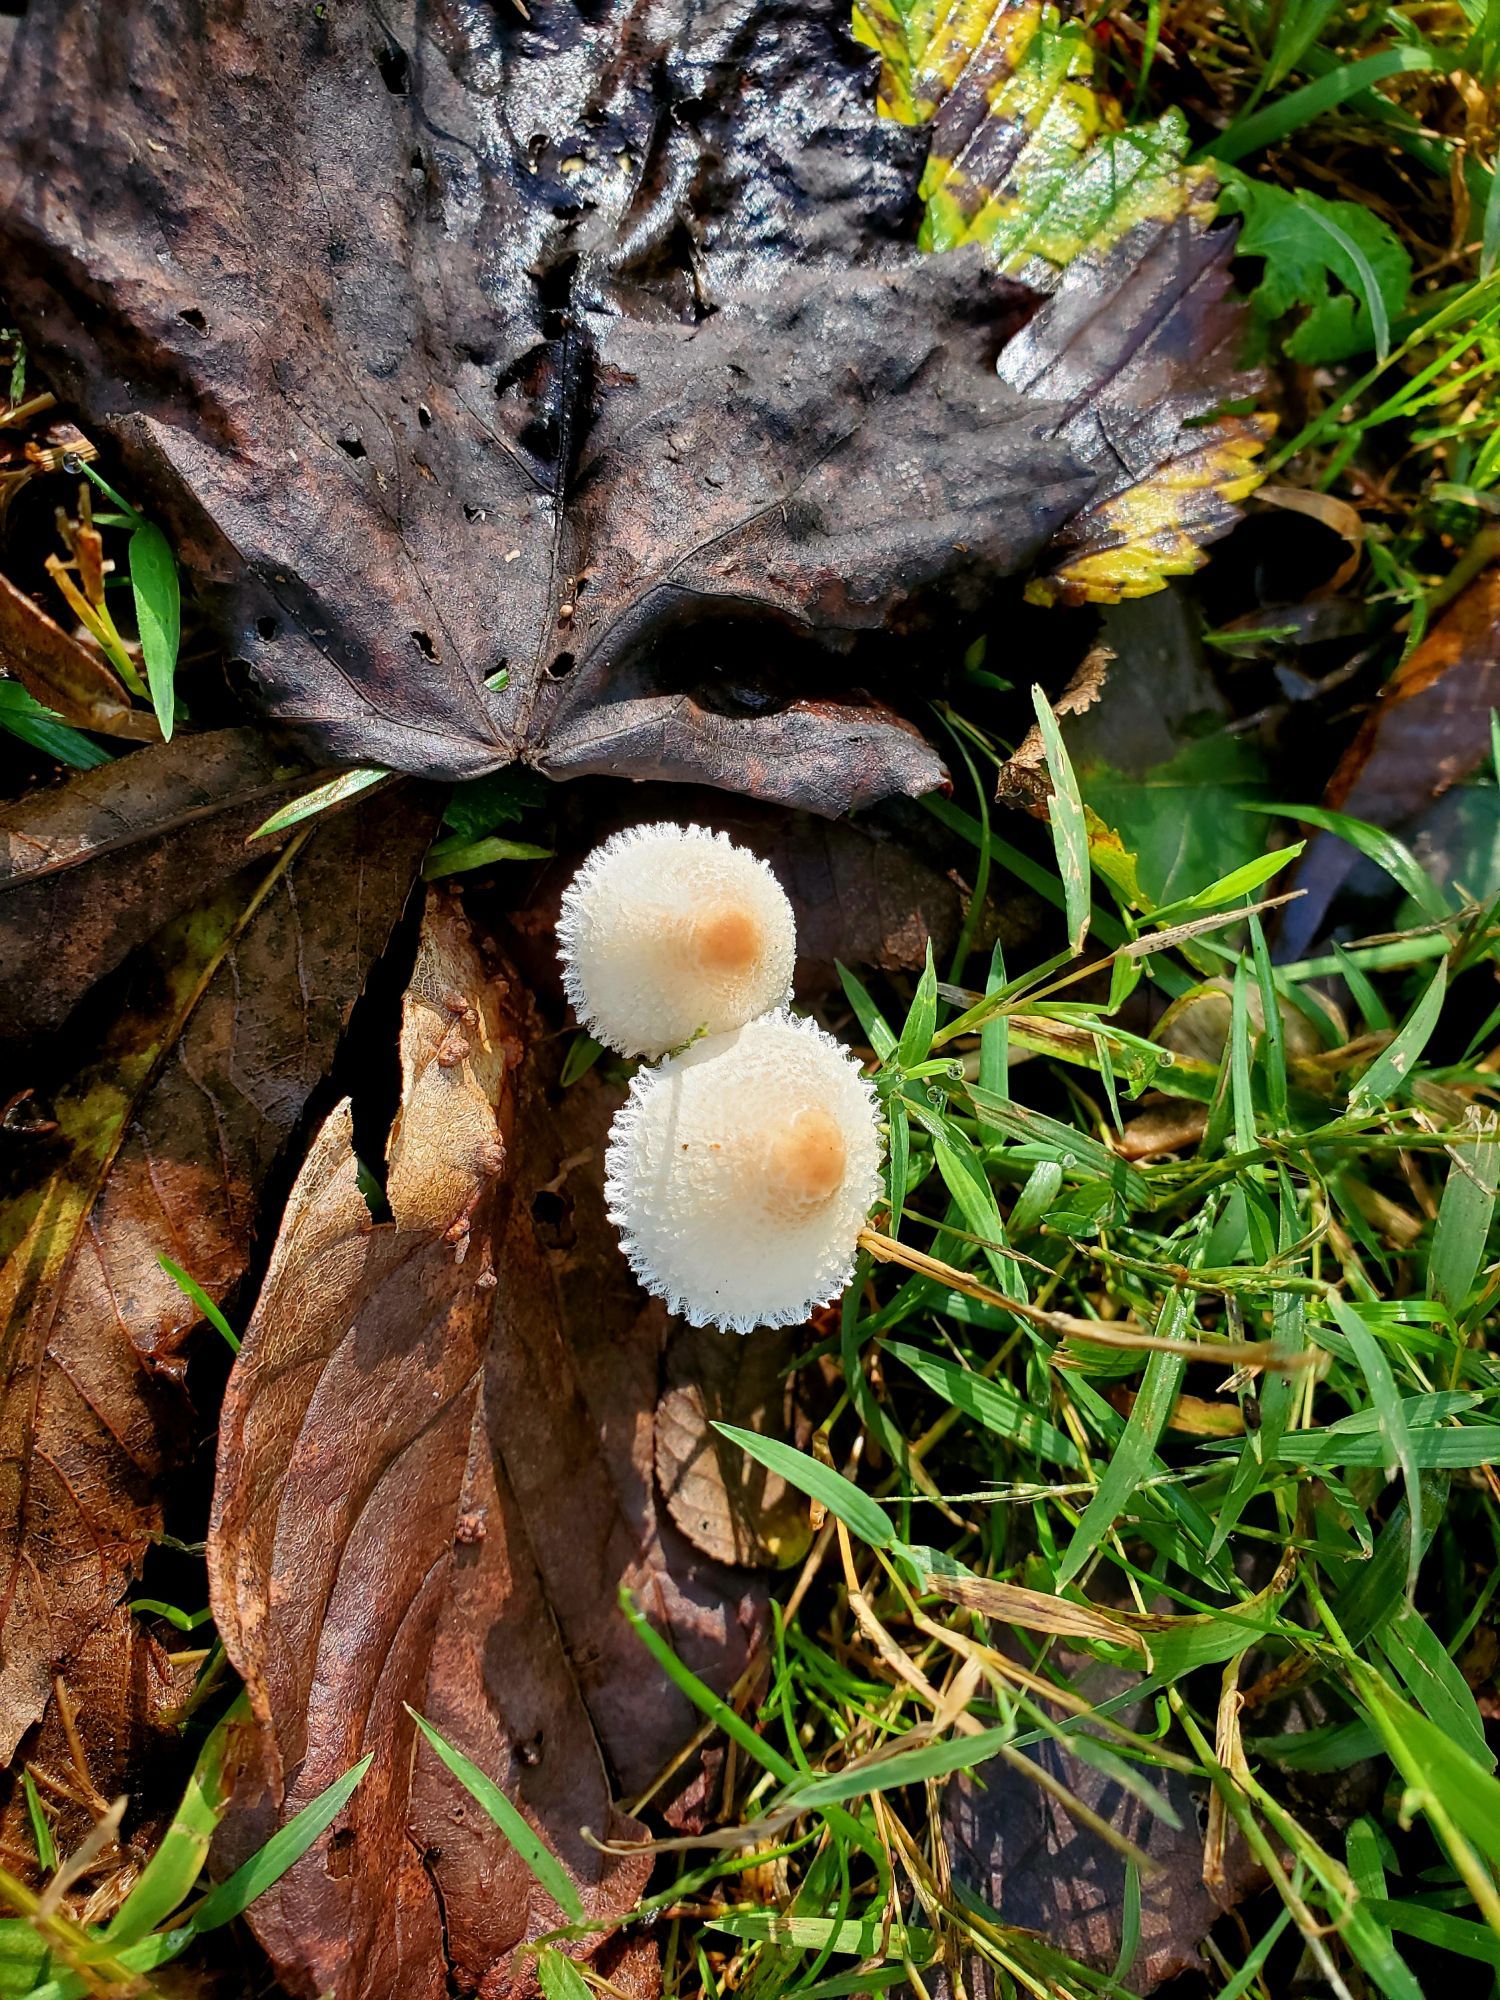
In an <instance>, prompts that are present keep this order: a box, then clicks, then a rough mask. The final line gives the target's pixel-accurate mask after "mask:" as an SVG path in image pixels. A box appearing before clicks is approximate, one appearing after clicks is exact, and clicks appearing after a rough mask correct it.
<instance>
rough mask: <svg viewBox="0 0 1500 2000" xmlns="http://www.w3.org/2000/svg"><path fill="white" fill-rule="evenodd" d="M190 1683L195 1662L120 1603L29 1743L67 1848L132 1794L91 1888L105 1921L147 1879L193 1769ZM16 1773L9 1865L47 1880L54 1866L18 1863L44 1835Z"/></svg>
mask: <svg viewBox="0 0 1500 2000" xmlns="http://www.w3.org/2000/svg"><path fill="white" fill-rule="evenodd" d="M191 1680H192V1667H191V1666H188V1667H187V1668H186V1669H174V1666H173V1663H172V1660H171V1657H170V1655H169V1654H168V1653H167V1652H166V1651H165V1650H164V1649H163V1648H162V1647H161V1646H160V1645H158V1644H157V1642H156V1641H155V1640H154V1639H153V1638H152V1637H151V1636H150V1635H149V1634H148V1633H147V1631H146V1629H145V1627H144V1625H143V1624H142V1623H141V1622H140V1620H139V1619H137V1618H135V1617H133V1616H132V1614H131V1612H130V1609H129V1606H128V1605H125V1604H119V1605H116V1606H114V1607H113V1608H112V1609H111V1610H110V1611H108V1612H107V1613H106V1614H105V1616H104V1618H103V1620H102V1622H101V1623H100V1624H99V1625H97V1626H96V1627H95V1628H94V1629H93V1630H92V1631H91V1632H90V1633H89V1634H88V1636H87V1638H85V1639H84V1641H83V1643H82V1644H81V1645H80V1646H79V1647H78V1648H77V1650H76V1651H75V1652H74V1653H73V1654H72V1655H71V1656H70V1657H69V1659H68V1662H67V1666H66V1669H65V1670H64V1672H63V1673H62V1674H61V1675H60V1676H59V1679H58V1681H57V1683H56V1692H55V1693H54V1696H53V1698H52V1699H51V1700H50V1701H49V1702H48V1704H47V1712H46V1715H45V1716H44V1717H43V1720H42V1723H41V1726H40V1727H39V1728H38V1729H37V1730H36V1731H35V1732H34V1733H33V1735H32V1736H31V1737H30V1738H28V1740H27V1741H26V1742H25V1743H24V1744H23V1745H22V1748H21V1752H20V1759H23V1760H24V1763H25V1766H26V1768H27V1769H29V1770H30V1771H31V1773H32V1782H33V1784H34V1785H35V1787H36V1793H37V1799H38V1802H39V1804H40V1805H41V1808H42V1812H43V1815H44V1817H45V1819H46V1821H47V1825H48V1828H49V1831H50V1833H51V1836H52V1840H53V1844H54V1846H55V1848H56V1851H57V1852H58V1853H59V1854H72V1853H74V1852H76V1850H77V1849H78V1848H80V1847H81V1846H82V1845H83V1843H84V1841H85V1840H86V1839H87V1838H88V1837H89V1835H90V1834H91V1833H92V1832H93V1830H94V1828H95V1826H96V1825H97V1824H98V1822H99V1820H100V1818H101V1817H102V1815H103V1813H104V1810H105V1808H106V1807H107V1806H108V1805H110V1804H111V1803H112V1802H113V1801H114V1800H115V1799H118V1798H121V1797H127V1798H128V1799H129V1800H130V1809H129V1813H128V1816H127V1819H126V1823H125V1827H124V1830H123V1837H122V1840H121V1843H120V1847H119V1850H118V1852H115V1853H109V1854H106V1855H104V1856H101V1860H100V1866H99V1869H98V1871H97V1873H96V1874H95V1875H94V1876H93V1877H92V1878H91V1879H90V1880H89V1882H88V1883H87V1884H86V1885H85V1886H86V1888H87V1891H88V1893H89V1896H90V1903H91V1907H92V1914H93V1916H94V1917H95V1918H97V1919H99V1920H102V1919H103V1918H105V1917H107V1916H108V1915H109V1914H110V1913H111V1912H112V1911H113V1910H114V1909H115V1907H116V1906H117V1905H118V1904H119V1903H120V1902H121V1901H122V1900H123V1898H124V1897H125V1895H126V1894H127V1893H128V1892H129V1890H130V1888H131V1887H132V1885H133V1883H134V1882H135V1880H136V1878H137V1877H138V1876H139V1874H140V1871H141V1868H142V1867H143V1865H144V1864H145V1861H146V1859H147V1858H148V1856H149V1855H150V1853H151V1851H152V1849H153V1848H154V1846H155V1844H156V1840H157V1838H158V1836H159V1835H160V1832H161V1829H162V1826H163V1824H164V1822H165V1819H166V1817H167V1816H168V1815H169V1814H170V1812H171V1808H172V1805H173V1804H174V1803H175V1800H176V1797H177V1795H178V1794H179V1793H180V1791H181V1788H182V1783H183V1780H184V1779H185V1778H186V1776H187V1771H188V1768H189V1766H190V1765H191V1762H192V1756H191V1752H190V1751H188V1750H187V1748H186V1746H185V1744H184V1740H183V1736H182V1732H181V1731H180V1729H179V1728H178V1725H177V1713H176V1710H177V1704H178V1703H179V1702H180V1701H181V1700H182V1698H183V1696H184V1695H185V1694H186V1692H187V1690H188V1687H189V1686H190V1684H191ZM60 1703H61V1704H62V1706H61V1707H60V1706H59V1704H60ZM80 1751H81V1753H82V1754H81V1755H80ZM18 1761H19V1760H18ZM9 1777H10V1780H11V1782H10V1788H9V1796H8V1797H7V1798H6V1800H5V1804H4V1809H3V1812H0V1842H3V1843H4V1845H5V1847H6V1849H7V1850H8V1858H7V1862H6V1865H7V1867H10V1868H12V1870H13V1871H14V1872H17V1873H20V1874H21V1875H22V1876H23V1877H31V1878H32V1879H34V1880H36V1881H38V1882H40V1881H41V1879H42V1878H43V1877H44V1876H45V1874H46V1872H47V1871H46V1870H44V1869H42V1868H41V1867H39V1866H38V1867H37V1868H36V1869H35V1870H34V1871H33V1870H29V1869H25V1868H17V1867H16V1863H17V1861H18V1860H19V1857H20V1856H22V1855H35V1853H36V1842H35V1834H34V1831H33V1828H32V1826H31V1819H30V1814H29V1812H28V1811H27V1803H26V1798H25V1793H24V1790H23V1788H22V1786H21V1784H20V1782H19V1781H18V1778H17V1774H16V1773H15V1772H14V1771H12V1772H11V1773H10V1774H9Z"/></svg>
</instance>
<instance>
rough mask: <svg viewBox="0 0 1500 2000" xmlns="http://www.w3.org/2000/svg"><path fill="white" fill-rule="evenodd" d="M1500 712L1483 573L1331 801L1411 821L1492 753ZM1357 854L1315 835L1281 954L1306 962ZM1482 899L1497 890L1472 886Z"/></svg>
mask: <svg viewBox="0 0 1500 2000" xmlns="http://www.w3.org/2000/svg"><path fill="white" fill-rule="evenodd" d="M1497 708H1500V568H1491V569H1487V570H1485V571H1484V572H1483V573H1482V574H1481V575H1480V576H1478V577H1477V578H1476V579H1475V581H1474V582H1473V583H1471V584H1470V585H1469V587H1468V589H1467V590H1466V591H1465V592H1464V593H1463V595H1462V596H1461V597H1460V598H1459V599H1458V601H1457V603H1456V604H1454V606H1453V607H1452V609H1451V610H1450V611H1449V612H1448V613H1447V614H1446V616H1445V617H1443V618H1442V619H1441V620H1439V622H1438V624H1437V625H1436V626H1434V628H1433V629H1432V631H1431V632H1429V633H1428V635H1427V637H1426V638H1425V639H1424V640H1423V641H1422V643H1421V645H1419V646H1418V647H1417V648H1416V650H1415V651H1414V652H1413V653H1412V654H1411V657H1410V658H1409V659H1408V660H1407V661H1406V662H1405V663H1404V665H1403V666H1401V667H1400V668H1399V669H1398V670H1397V672H1396V673H1395V674H1394V675H1393V676H1392V678H1391V680H1390V681H1389V682H1388V683H1387V684H1386V686H1385V687H1384V688H1383V689H1382V691H1381V694H1380V697H1379V699H1378V700H1377V701H1376V703H1375V705H1374V707H1373V708H1372V709H1371V710H1370V713H1369V714H1368V715H1367V716H1366V718H1365V720H1364V722H1363V723H1362V724H1361V726H1360V730H1359V734H1358V735H1357V736H1356V737H1355V739H1354V741H1353V742H1352V743H1351V744H1350V746H1349V748H1348V749H1347V750H1346V751H1345V753H1344V755H1343V757H1342V758H1341V759H1340V762H1339V765H1338V768H1337V769H1336V770H1335V772H1334V774H1333V776H1332V778H1331V779H1330V780H1329V782H1328V789H1327V791H1326V792H1325V793H1324V795H1323V804H1324V805H1325V806H1328V807H1332V808H1334V809H1335V810H1337V811H1338V812H1341V813H1344V814H1346V815H1347V816H1348V817H1349V818H1350V819H1360V820H1365V821H1367V822H1368V823H1369V824H1370V825H1372V826H1380V827H1397V826H1400V825H1402V823H1403V822H1406V821H1410V820H1413V819H1415V818H1416V817H1417V815H1418V814H1420V813H1421V812H1423V810H1424V809H1425V808H1426V807H1428V806H1429V805H1431V803H1432V802H1433V800H1434V799H1437V798H1439V797H1440V796H1441V795H1442V794H1443V793H1444V792H1446V791H1447V790H1448V789H1449V787H1450V786H1452V785H1456V784H1458V783H1459V781H1460V780H1461V779H1464V778H1466V777H1468V776H1469V774H1470V773H1471V772H1472V771H1474V770H1476V769H1477V768H1478V767H1479V765H1480V764H1481V763H1482V762H1484V761H1485V760H1486V759H1487V758H1488V757H1489V754H1490V715H1491V712H1492V711H1493V710H1495V709H1497ZM1357 860H1358V856H1357V855H1356V854H1355V852H1354V850H1353V848H1351V847H1350V846H1348V844H1347V843H1346V842H1344V841H1342V840H1340V839H1338V838H1337V837H1336V836H1335V835H1334V834H1331V833H1318V834H1315V835H1314V837H1313V839H1312V840H1311V841H1310V842H1309V844H1308V848H1307V852H1306V853H1305V854H1304V855H1303V857H1302V862H1301V865H1300V866H1299V868H1298V870H1297V874H1296V877H1295V881H1294V884H1293V886H1294V887H1296V888H1298V889H1303V890H1306V892H1307V893H1306V894H1305V895H1304V896H1303V897H1302V899H1301V901H1300V902H1297V903H1294V904H1292V905H1291V907H1290V908H1289V909H1288V910H1287V912H1286V915H1285V917H1284V918H1283V920H1282V927H1281V938H1280V949H1281V951H1282V953H1283V954H1284V955H1285V956H1286V957H1289V958H1296V957H1298V956H1300V955H1301V954H1302V953H1303V952H1304V951H1306V949H1307V948H1308V946H1309V945H1311V944H1312V942H1313V940H1314V938H1315V937H1316V936H1317V935H1318V931H1319V928H1320V926H1321V925H1322V922H1323V919H1324V917H1325V916H1326V914H1327V912H1328V907H1329V905H1330V903H1331V902H1332V901H1333V898H1334V897H1335V895H1337V893H1338V891H1339V888H1340V887H1341V885H1342V884H1343V882H1344V880H1345V878H1346V877H1347V876H1348V874H1349V872H1350V870H1351V869H1352V868H1353V867H1354V866H1355V864H1356V862H1357ZM1469 886H1470V887H1471V888H1472V889H1473V890H1474V891H1476V892H1477V893H1479V894H1484V893H1487V892H1488V893H1492V891H1493V884H1487V883H1485V882H1482V881H1474V882H1471V883H1470V885H1469Z"/></svg>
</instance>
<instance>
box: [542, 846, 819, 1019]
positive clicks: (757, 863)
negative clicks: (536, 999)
mask: <svg viewBox="0 0 1500 2000" xmlns="http://www.w3.org/2000/svg"><path fill="white" fill-rule="evenodd" d="M557 939H558V947H559V949H558V956H559V957H560V958H561V960H562V966H563V982H564V984H565V986H566V987H567V992H568V998H569V1000H571V1001H572V1003H573V1008H574V1011H575V1012H576V1013H577V1015H578V1018H579V1020H580V1021H581V1022H582V1023H583V1025H584V1027H585V1028H587V1029H588V1031H589V1033H590V1034H591V1035H592V1036H593V1037H594V1039H595V1040H596V1041H600V1042H603V1043H604V1045H605V1047H606V1048H611V1049H615V1050H617V1051H618V1052H619V1053H620V1054H621V1055H625V1056H659V1055H662V1054H664V1053H665V1052H666V1050H668V1049H674V1048H679V1047H681V1045H682V1044H683V1043H684V1042H687V1041H690V1040H691V1039H692V1037H693V1036H694V1035H696V1034H697V1033H698V1032H699V1031H700V1030H702V1029H706V1030H707V1031H708V1032H709V1033H710V1034H715V1035H717V1034H724V1033H726V1032H727V1031H729V1030H730V1029H733V1028H738V1027H741V1026H743V1024H744V1023H745V1022H746V1021H753V1020H754V1019H755V1017H756V1015H757V1014H764V1013H766V1012H767V1011H768V1010H769V1009H771V1008H775V1007H784V1006H785V1005H786V1003H787V1000H788V999H789V998H790V996H791V990H792V968H793V965H794V962H795V960H796V955H797V931H796V923H795V921H794V919H793V916H792V906H791V904H790V903H789V902H788V901H787V899H786V894H785V892H784V891H783V889H782V887H781V884H780V883H779V882H778V881H777V880H776V877H775V876H774V875H773V874H772V873H771V871H770V869H769V868H768V867H767V866H766V864H765V862H764V861H762V860H761V859H760V858H759V856H758V855H755V854H751V853H750V851H749V850H748V849H747V848H744V847H736V846H735V844H734V842H733V841H731V840H730V839H729V837H728V835H727V834H722V833H714V832H712V831H711V830H710V829H709V828H707V827H702V826H673V825H672V824H670V823H665V824H662V825H659V826H633V827H627V828H626V830H625V831H624V832H623V833H617V834H615V835H614V837H613V838H612V839H610V840H606V841H605V842H604V844H603V846H602V847H597V848H595V850H594V852H593V853H592V854H591V855H590V856H589V858H588V859H587V861H585V862H584V864H583V866H582V868H580V869H579V871H578V873H577V874H576V875H575V876H574V877H573V880H572V881H571V882H570V883H569V885H568V888H567V891H566V893H565V894H564V896H563V900H562V913H561V915H560V916H559V918H558V923H557Z"/></svg>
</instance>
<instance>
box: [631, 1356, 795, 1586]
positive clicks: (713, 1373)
mask: <svg viewBox="0 0 1500 2000" xmlns="http://www.w3.org/2000/svg"><path fill="white" fill-rule="evenodd" d="M800 1344H801V1343H800V1341H799V1340H798V1338H797V1336H796V1334H795V1333H794V1332H781V1333H772V1332H769V1331H767V1330H765V1329H762V1330H761V1331H760V1332H758V1333H753V1334H748V1335H744V1336H740V1335H736V1334H723V1333H720V1332H719V1330H718V1329H717V1328H716V1327H693V1326H687V1325H682V1326H679V1327H678V1328H677V1329H676V1331H675V1332H674V1334H673V1336H672V1338H671V1340H670V1341H669V1342H668V1344H667V1363H666V1366H667V1384H666V1388H665V1391H664V1392H663V1395H662V1399H661V1401H660V1402H659V1403H658V1404H657V1406H656V1479H657V1484H658V1485H659V1486H660V1488H661V1491H662V1497H663V1498H664V1499H665V1501H666V1503H667V1507H668V1509H669V1511H670V1513H671V1516H672V1519H673V1520H674V1521H675V1522H676V1523H677V1525H678V1527H679V1528H681V1530H682V1532H683V1533H684V1534H685V1535H686V1536H687V1538H688V1540H689V1541H690V1542H691V1543H692V1544H693V1546H694V1548H698V1549H702V1550H703V1552H704V1554H705V1555H710V1556H713V1557H714V1558H715V1560H716V1561H718V1562H725V1563H756V1564H764V1565H766V1566H768V1567H774V1568H777V1569H785V1568H787V1567H788V1566H789V1565H790V1564H792V1563H795V1562H800V1561H801V1559H802V1557H803V1556H804V1555H806V1553H807V1549H808V1544H809V1542H810V1541H811V1539H812V1529H811V1526H810V1523H809V1519H808V1511H807V1502H806V1500H805V1499H804V1498H803V1496H802V1495H801V1494H800V1493H798V1492H797V1491H796V1489H795V1488H794V1487H791V1486H788V1484H787V1482H786V1481H785V1480H784V1479H782V1478H781V1477H780V1476H779V1475H778V1474H776V1473H774V1472H768V1471H767V1470H766V1468H765V1467H764V1466H763V1465H758V1464H757V1463H756V1462H755V1460H754V1459H752V1458H750V1457H749V1456H748V1455H747V1454H746V1453H745V1452H744V1451H743V1450H742V1449H741V1448H740V1447H739V1446H738V1445H735V1444H730V1443H729V1442H728V1441H727V1440H725V1439H724V1438H722V1437H720V1436H719V1434H718V1432H717V1431H716V1430H714V1429H713V1428H712V1427H713V1425H714V1424H717V1423H730V1424H737V1425H739V1426H740V1428H741V1429H745V1430H755V1431H764V1432H766V1433H767V1434H768V1435H769V1436H771V1437H781V1438H785V1437H790V1436H792V1435H793V1433H794V1431H795V1410H794V1407H793V1402H792V1392H791V1385H790V1383H789V1382H788V1379H787V1372H788V1369H789V1368H790V1366H791V1362H792V1358H793V1356H794V1355H795V1354H796V1352H797V1349H798V1347H799V1345H800Z"/></svg>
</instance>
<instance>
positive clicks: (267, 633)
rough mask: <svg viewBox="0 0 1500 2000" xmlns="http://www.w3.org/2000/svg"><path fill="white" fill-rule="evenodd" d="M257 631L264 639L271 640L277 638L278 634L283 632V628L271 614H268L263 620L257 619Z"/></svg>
mask: <svg viewBox="0 0 1500 2000" xmlns="http://www.w3.org/2000/svg"><path fill="white" fill-rule="evenodd" d="M255 629H256V631H257V632H259V634H260V636H261V637H262V639H266V640H270V639H274V638H275V637H276V634H277V633H278V632H279V631H280V630H281V627H280V626H279V625H278V624H277V622H276V620H275V619H274V618H273V617H272V616H271V615H270V613H269V612H267V613H266V615H265V616H264V617H263V618H257V619H256V621H255Z"/></svg>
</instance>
